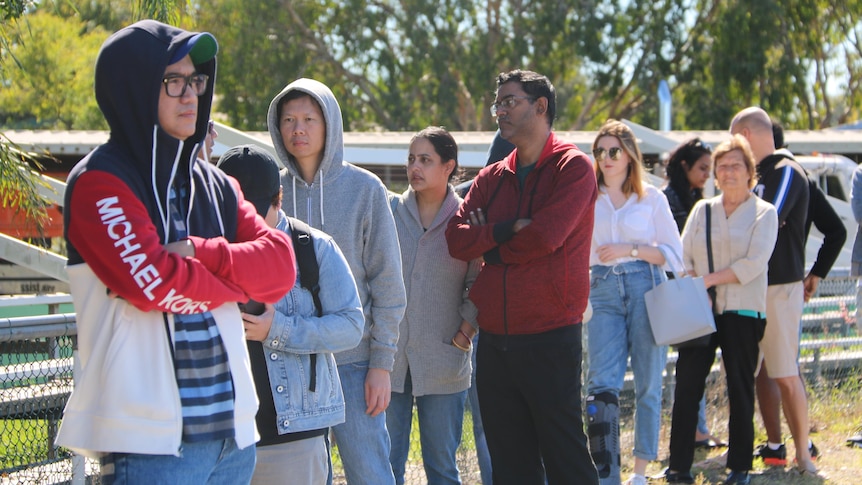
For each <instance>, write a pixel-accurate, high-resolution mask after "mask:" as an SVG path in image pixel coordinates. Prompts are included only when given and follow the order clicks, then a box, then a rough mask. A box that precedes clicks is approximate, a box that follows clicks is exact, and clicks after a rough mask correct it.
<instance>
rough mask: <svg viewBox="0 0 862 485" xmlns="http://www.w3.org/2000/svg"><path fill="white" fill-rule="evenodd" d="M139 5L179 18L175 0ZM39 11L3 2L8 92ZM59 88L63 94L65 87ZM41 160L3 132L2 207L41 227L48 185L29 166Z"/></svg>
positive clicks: (27, 3) (1, 72)
mask: <svg viewBox="0 0 862 485" xmlns="http://www.w3.org/2000/svg"><path fill="white" fill-rule="evenodd" d="M137 5H139V10H138V12H139V13H140V14H141V15H144V16H147V17H153V18H165V19H166V20H169V17H170V16H171V15H179V14H178V13H177V11H178V10H179V6H178V4H177V2H176V1H174V0H139V1H138V3H137ZM35 7H36V2H34V1H32V0H6V1H0V18H2V22H0V83H2V85H3V86H4V91H6V89H5V88H6V87H7V86H8V83H7V79H9V75H10V74H9V73H10V70H11V69H15V68H18V67H20V66H21V63H20V62H19V60H18V59H17V58H15V56H14V54H13V53H12V50H13V47H15V46H19V45H21V44H25V45H26V44H27V42H28V41H29V40H30V38H29V35H30V32H32V31H31V30H30V29H25V28H20V27H21V26H22V25H27V24H28V17H29V15H26V13H27V12H28V11H33V10H35ZM160 15H164V16H165V17H161V16H160ZM166 17H167V18H166ZM73 45H74V44H73ZM72 57H74V55H73V56H72ZM30 74H31V75H33V73H30ZM55 88H56V89H59V90H62V89H64V88H65V87H64V86H55ZM88 96H89V95H88ZM39 156H40V154H36V153H31V152H27V151H25V150H22V149H21V148H20V147H18V146H16V145H15V144H14V143H13V142H12V141H11V140H9V138H8V137H6V135H4V134H3V133H2V132H0V206H2V207H10V206H14V207H17V209H18V210H19V211H20V212H19V213H20V214H21V216H22V217H27V218H29V219H33V220H36V221H37V223H39V222H41V221H42V220H43V219H44V217H45V211H44V209H43V208H44V206H45V204H46V203H47V200H45V198H43V197H41V196H40V195H39V194H38V192H37V189H38V187H39V186H40V185H42V186H44V183H43V182H42V181H41V180H40V178H39V176H38V174H37V173H36V172H34V171H32V170H30V167H29V165H30V164H38V162H37V158H38V157H39Z"/></svg>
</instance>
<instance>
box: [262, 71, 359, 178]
mask: <svg viewBox="0 0 862 485" xmlns="http://www.w3.org/2000/svg"><path fill="white" fill-rule="evenodd" d="M291 91H301V92H303V93H307V94H308V95H309V96H311V97H312V99H314V100H315V101H317V104H318V106H320V109H321V111H323V118H324V120H325V121H326V145H325V146H324V147H323V160H321V162H320V169H319V170H318V171H317V174H316V175H315V177H314V182H315V183H322V184H325V183H326V180H327V178H334V177H335V176H336V175H337V174H338V173H339V172H341V170H342V169H343V165H344V129H343V127H342V126H343V123H342V120H341V107H340V106H339V105H338V101H337V100H336V99H335V95H334V94H332V91H331V90H330V89H329V88H328V87H327V86H326V85H325V84H323V83H321V82H319V81H315V80H314V79H306V78H302V79H297V80H296V81H294V82H292V83H290V84H288V85H287V86H286V87H285V88H284V89H282V90H281V92H280V93H278V94H277V95H276V96H275V98H273V99H272V102H271V103H269V111H268V112H267V115H266V124H267V126H268V127H269V134H270V136H272V144H273V145H274V146H275V152H276V154H277V155H278V159H279V160H281V163H282V164H284V166H285V167H286V168H287V171H288V173H289V174H290V176H291V177H294V178H297V179H299V182H302V183H303V184H304V183H305V181H303V180H302V176H301V174H300V172H299V169H298V168H297V166H296V158H294V157H293V155H291V154H290V153H288V151H287V149H286V148H284V139H283V138H282V136H281V131H280V130H279V119H278V105H279V104H280V103H281V100H282V99H283V98H284V97H285V96H287V95H288V93H290V92H291Z"/></svg>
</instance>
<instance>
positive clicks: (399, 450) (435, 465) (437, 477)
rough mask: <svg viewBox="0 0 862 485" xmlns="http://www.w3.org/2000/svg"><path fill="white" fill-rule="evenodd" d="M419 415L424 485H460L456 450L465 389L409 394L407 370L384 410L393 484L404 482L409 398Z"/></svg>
mask: <svg viewBox="0 0 862 485" xmlns="http://www.w3.org/2000/svg"><path fill="white" fill-rule="evenodd" d="M414 399H415V400H416V411H417V413H418V415H419V443H420V444H421V446H422V462H423V465H424V467H425V477H426V480H427V482H426V483H428V485H460V484H461V475H460V474H459V473H458V461H457V457H456V453H457V451H458V445H460V444H461V431H462V427H463V424H464V402H465V401H466V399H467V391H466V390H464V391H461V392H456V393H454V394H428V395H425V396H417V397H415V398H414V396H413V382H412V380H411V378H410V371H409V370H408V371H407V377H406V379H405V380H404V392H393V393H392V401H391V402H390V403H389V409H387V410H386V428H387V429H388V430H389V436H390V438H391V439H392V451H391V453H390V455H389V462H390V463H391V464H392V472H393V473H394V474H395V483H396V484H397V485H404V472H405V465H406V463H407V455H408V454H409V453H410V430H411V427H412V424H413V401H414Z"/></svg>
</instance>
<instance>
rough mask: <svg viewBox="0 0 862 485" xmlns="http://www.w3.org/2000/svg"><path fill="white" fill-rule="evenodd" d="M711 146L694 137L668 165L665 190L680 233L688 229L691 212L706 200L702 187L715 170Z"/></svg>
mask: <svg viewBox="0 0 862 485" xmlns="http://www.w3.org/2000/svg"><path fill="white" fill-rule="evenodd" d="M711 154H712V147H711V146H709V144H707V143H704V142H703V140H701V139H700V138H692V139H691V140H688V141H686V142H685V143H683V144H682V145H680V146H678V147H676V149H674V151H673V152H672V153H671V154H670V159H668V162H667V169H666V170H667V178H668V181H667V185H666V186H665V187H664V189H662V191H663V192H664V195H665V196H666V197H667V202H668V204H669V205H670V211H671V213H672V214H673V219H674V221H676V225H677V228H679V232H682V228H683V227H685V220H686V219H687V218H688V213H689V212H691V208H692V207H694V204H695V202H697V201H699V200H700V199H702V198H703V187H704V186H705V185H706V181H707V180H709V172H710V169H711V168H712V158H711Z"/></svg>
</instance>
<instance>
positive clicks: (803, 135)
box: [5, 121, 862, 168]
mask: <svg viewBox="0 0 862 485" xmlns="http://www.w3.org/2000/svg"><path fill="white" fill-rule="evenodd" d="M626 124H628V125H629V126H630V127H631V128H632V130H633V131H634V132H635V136H637V138H638V142H639V143H640V148H641V151H642V152H643V153H644V156H646V157H652V158H661V157H662V156H663V155H664V154H666V153H667V152H669V151H670V150H672V149H673V147H675V146H677V145H678V144H680V143H682V142H684V141H685V140H688V139H690V138H693V137H700V138H701V139H702V140H703V141H705V142H707V143H709V144H711V145H713V146H715V145H717V144H719V143H721V142H722V141H724V140H726V139H727V138H728V137H729V135H728V132H727V131H725V130H713V131H694V130H687V131H664V132H663V131H656V130H652V129H650V128H647V127H645V126H642V125H638V124H637V123H633V122H630V121H626ZM216 129H217V130H218V132H219V137H218V139H217V140H216V146H215V148H214V149H213V155H214V156H219V155H221V153H223V152H224V151H225V150H227V148H229V147H231V146H234V145H238V144H241V143H255V144H258V145H260V146H262V147H264V148H267V149H268V150H270V151H271V150H272V140H271V139H270V136H269V133H268V132H265V131H257V132H241V131H239V130H235V129H233V128H231V127H228V126H226V125H222V124H218V123H217V124H216ZM5 134H6V136H7V137H8V138H9V139H10V140H12V141H13V142H15V143H16V144H18V145H19V146H21V147H22V148H25V149H29V150H33V151H43V150H47V151H48V152H49V153H51V154H54V155H79V156H84V155H86V154H87V153H89V152H90V151H91V150H92V149H93V148H95V147H96V146H98V145H100V144H102V143H104V142H105V141H107V139H108V132H107V131H46V130H20V131H7V132H6V133H5ZM413 134H414V133H413V132H345V133H344V146H345V158H346V159H347V160H348V161H350V162H353V163H355V164H357V165H388V166H393V165H398V166H400V165H403V164H404V161H405V159H406V151H407V146H408V145H409V143H410V139H411V138H412V137H413ZM452 135H453V136H454V137H455V140H457V141H458V146H459V149H460V153H459V162H460V164H461V165H462V166H464V167H467V168H478V167H482V166H484V164H485V154H486V152H487V150H488V146H489V145H490V144H491V140H492V139H493V137H494V132H492V131H477V132H463V131H462V132H453V133H452ZM557 135H558V136H560V137H561V138H563V139H565V140H568V141H570V142H572V143H575V144H576V145H578V146H579V147H580V148H581V149H582V150H584V151H585V152H589V148H590V146H591V145H592V143H593V139H594V138H595V136H596V132H595V131H558V132H557ZM785 141H786V143H787V144H788V146H789V148H790V150H791V151H793V152H794V153H797V154H813V153H838V154H843V155H846V156H848V157H850V158H853V159H854V160H856V161H857V162H858V161H859V160H860V158H862V130H852V129H844V130H837V129H827V130H817V131H813V130H786V131H785Z"/></svg>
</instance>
